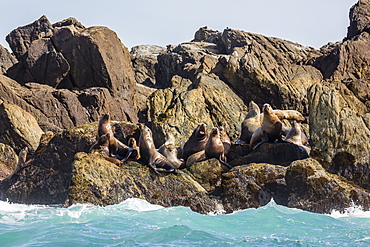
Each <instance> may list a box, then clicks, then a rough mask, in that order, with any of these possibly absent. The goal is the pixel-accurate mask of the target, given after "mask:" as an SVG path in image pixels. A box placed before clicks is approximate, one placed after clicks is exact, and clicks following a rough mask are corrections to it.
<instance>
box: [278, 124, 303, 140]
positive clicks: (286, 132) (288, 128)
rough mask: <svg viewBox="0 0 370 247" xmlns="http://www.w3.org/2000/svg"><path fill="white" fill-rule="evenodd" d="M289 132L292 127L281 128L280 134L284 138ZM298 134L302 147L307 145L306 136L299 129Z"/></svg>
mask: <svg viewBox="0 0 370 247" xmlns="http://www.w3.org/2000/svg"><path fill="white" fill-rule="evenodd" d="M297 124H298V123H297ZM291 130H292V127H286V126H283V129H282V132H281V133H282V134H283V135H284V136H285V137H286V136H287V135H288V133H289V132H290V131H291ZM300 132H301V142H302V144H303V145H309V143H308V137H307V136H306V134H305V133H304V132H303V131H302V129H301V131H300Z"/></svg>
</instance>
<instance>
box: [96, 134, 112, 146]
mask: <svg viewBox="0 0 370 247" xmlns="http://www.w3.org/2000/svg"><path fill="white" fill-rule="evenodd" d="M109 139H110V134H109V133H107V134H105V135H102V136H100V137H99V139H98V145H100V146H108V145H109Z"/></svg>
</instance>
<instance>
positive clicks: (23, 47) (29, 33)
mask: <svg viewBox="0 0 370 247" xmlns="http://www.w3.org/2000/svg"><path fill="white" fill-rule="evenodd" d="M51 35H52V25H51V23H50V21H49V20H48V18H47V17H46V16H45V15H43V16H41V17H40V19H38V20H36V21H34V22H33V23H31V24H28V25H26V26H23V27H19V28H17V29H14V30H13V31H11V32H10V33H9V34H8V35H7V36H6V41H7V42H8V43H9V46H10V48H11V49H12V51H13V53H14V55H15V56H16V58H17V59H18V60H19V61H23V59H24V58H23V55H24V54H26V53H27V51H28V48H29V47H30V46H31V43H32V42H33V41H34V40H38V39H40V38H43V37H50V36H51Z"/></svg>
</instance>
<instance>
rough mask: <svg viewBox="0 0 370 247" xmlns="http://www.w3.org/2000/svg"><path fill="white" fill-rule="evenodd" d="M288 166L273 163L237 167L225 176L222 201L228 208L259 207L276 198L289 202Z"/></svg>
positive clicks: (277, 200) (229, 210) (279, 201)
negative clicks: (286, 182) (286, 173)
mask: <svg viewBox="0 0 370 247" xmlns="http://www.w3.org/2000/svg"><path fill="white" fill-rule="evenodd" d="M284 177H285V167H282V166H275V165H270V164H264V163H260V164H250V165H245V166H238V167H234V168H233V169H231V170H230V171H229V172H228V173H224V174H223V175H222V194H221V198H222V202H223V205H224V208H225V211H226V212H228V213H231V212H233V211H235V210H241V209H246V208H251V207H254V208H257V207H260V206H264V205H266V204H267V203H269V202H270V200H271V198H274V200H275V202H277V203H278V204H282V205H284V204H285V203H286V198H284V195H285V196H286V185H285V179H284Z"/></svg>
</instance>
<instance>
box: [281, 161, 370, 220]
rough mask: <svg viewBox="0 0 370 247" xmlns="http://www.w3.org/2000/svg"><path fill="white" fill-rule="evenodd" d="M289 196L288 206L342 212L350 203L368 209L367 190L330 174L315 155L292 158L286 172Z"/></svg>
mask: <svg viewBox="0 0 370 247" xmlns="http://www.w3.org/2000/svg"><path fill="white" fill-rule="evenodd" d="M285 180H286V184H287V188H288V193H289V198H288V204H287V206H288V207H294V208H300V209H303V210H307V211H311V212H315V213H324V214H329V213H331V212H332V210H337V211H340V212H343V211H344V210H345V209H346V208H349V207H351V206H361V207H362V209H363V210H365V211H366V210H369V207H370V194H369V191H367V190H365V189H363V188H361V187H359V186H357V185H355V184H353V183H350V182H348V180H346V179H345V178H343V177H340V176H338V175H334V174H330V173H327V172H326V171H325V169H324V168H323V167H322V166H321V165H320V164H319V163H318V162H317V161H316V160H314V159H306V160H298V161H295V162H293V163H292V164H291V165H290V166H289V167H288V168H287V171H286V176H285Z"/></svg>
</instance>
